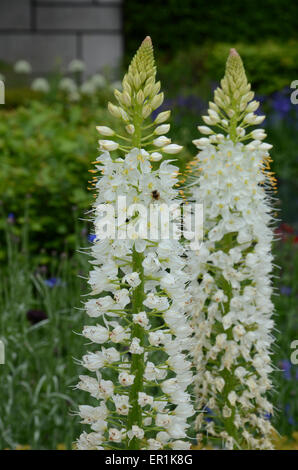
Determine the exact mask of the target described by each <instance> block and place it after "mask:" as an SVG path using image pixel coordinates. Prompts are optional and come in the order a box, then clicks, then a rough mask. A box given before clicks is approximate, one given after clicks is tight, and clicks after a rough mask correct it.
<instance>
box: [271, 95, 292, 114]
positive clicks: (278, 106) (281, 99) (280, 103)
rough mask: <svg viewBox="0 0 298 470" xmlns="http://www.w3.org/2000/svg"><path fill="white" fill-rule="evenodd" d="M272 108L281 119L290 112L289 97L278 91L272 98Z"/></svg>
mask: <svg viewBox="0 0 298 470" xmlns="http://www.w3.org/2000/svg"><path fill="white" fill-rule="evenodd" d="M272 98H273V101H272V107H273V109H274V111H276V112H277V113H278V114H279V115H280V116H281V117H283V116H284V115H285V114H287V113H288V112H289V111H290V110H291V101H290V97H289V96H288V95H286V94H285V92H282V91H278V92H276V93H274V94H273V96H272Z"/></svg>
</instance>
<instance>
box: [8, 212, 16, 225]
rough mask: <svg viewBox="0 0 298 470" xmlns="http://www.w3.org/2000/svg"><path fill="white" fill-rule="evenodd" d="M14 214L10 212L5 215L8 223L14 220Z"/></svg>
mask: <svg viewBox="0 0 298 470" xmlns="http://www.w3.org/2000/svg"><path fill="white" fill-rule="evenodd" d="M15 220H16V219H15V215H14V213H13V212H10V213H9V214H8V216H7V221H8V222H9V223H10V224H13V223H14V222H15Z"/></svg>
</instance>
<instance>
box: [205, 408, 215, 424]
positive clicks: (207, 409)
mask: <svg viewBox="0 0 298 470" xmlns="http://www.w3.org/2000/svg"><path fill="white" fill-rule="evenodd" d="M204 411H206V414H207V416H206V417H205V418H204V419H205V421H207V423H210V421H213V420H212V418H211V417H210V415H211V416H212V415H213V411H212V410H211V409H210V408H208V406H205V409H204Z"/></svg>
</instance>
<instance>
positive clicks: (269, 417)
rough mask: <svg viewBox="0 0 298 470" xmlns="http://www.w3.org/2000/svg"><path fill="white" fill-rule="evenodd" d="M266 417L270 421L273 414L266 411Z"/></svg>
mask: <svg viewBox="0 0 298 470" xmlns="http://www.w3.org/2000/svg"><path fill="white" fill-rule="evenodd" d="M264 418H265V419H267V420H268V421H270V419H271V418H272V414H271V413H265V414H264Z"/></svg>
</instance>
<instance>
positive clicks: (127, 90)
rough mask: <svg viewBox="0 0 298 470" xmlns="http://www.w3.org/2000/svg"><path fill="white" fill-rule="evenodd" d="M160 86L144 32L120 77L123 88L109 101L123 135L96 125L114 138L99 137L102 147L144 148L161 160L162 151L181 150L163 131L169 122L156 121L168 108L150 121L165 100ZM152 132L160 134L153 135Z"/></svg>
mask: <svg viewBox="0 0 298 470" xmlns="http://www.w3.org/2000/svg"><path fill="white" fill-rule="evenodd" d="M160 87H161V85H160V82H159V81H156V67H155V65H154V56H153V46H152V42H151V38H150V37H149V36H147V37H146V38H145V39H144V41H143V42H142V44H141V46H140V47H139V49H138V51H137V52H136V54H135V56H134V58H133V59H132V62H131V64H130V66H129V68H128V72H127V73H126V74H125V76H124V78H123V81H122V91H119V90H115V91H114V95H115V98H116V100H117V102H118V104H117V105H116V104H113V103H111V102H109V103H108V109H109V112H110V113H111V114H112V116H114V117H115V118H117V119H121V120H122V122H123V123H124V129H125V132H126V135H119V134H117V133H115V132H114V131H113V130H112V129H110V128H107V127H106V126H98V127H97V130H98V131H99V133H100V134H101V135H103V136H110V137H113V140H100V141H99V145H100V149H101V150H107V151H113V150H120V151H123V152H124V153H127V152H128V151H129V150H131V149H132V148H134V147H137V148H144V149H145V150H146V151H147V152H148V153H149V155H150V159H151V160H152V161H159V160H161V159H162V157H163V153H166V154H175V153H178V152H180V150H181V149H182V147H181V146H180V145H176V144H172V143H171V139H169V138H167V137H165V136H164V135H162V134H166V133H167V132H169V130H170V125H169V124H164V125H163V126H160V125H159V124H162V123H165V121H167V120H168V119H169V117H170V111H163V112H161V113H159V114H158V116H157V117H156V119H155V120H154V122H152V121H151V120H150V121H149V118H150V116H151V113H152V112H153V111H154V110H156V109H157V108H159V107H160V106H161V105H162V103H163V100H164V94H163V93H162V92H160ZM146 120H148V122H147V123H146ZM156 126H158V127H156ZM155 136H159V138H157V139H156V138H155ZM123 141H124V143H123ZM156 147H158V149H156ZM156 150H158V151H156Z"/></svg>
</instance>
